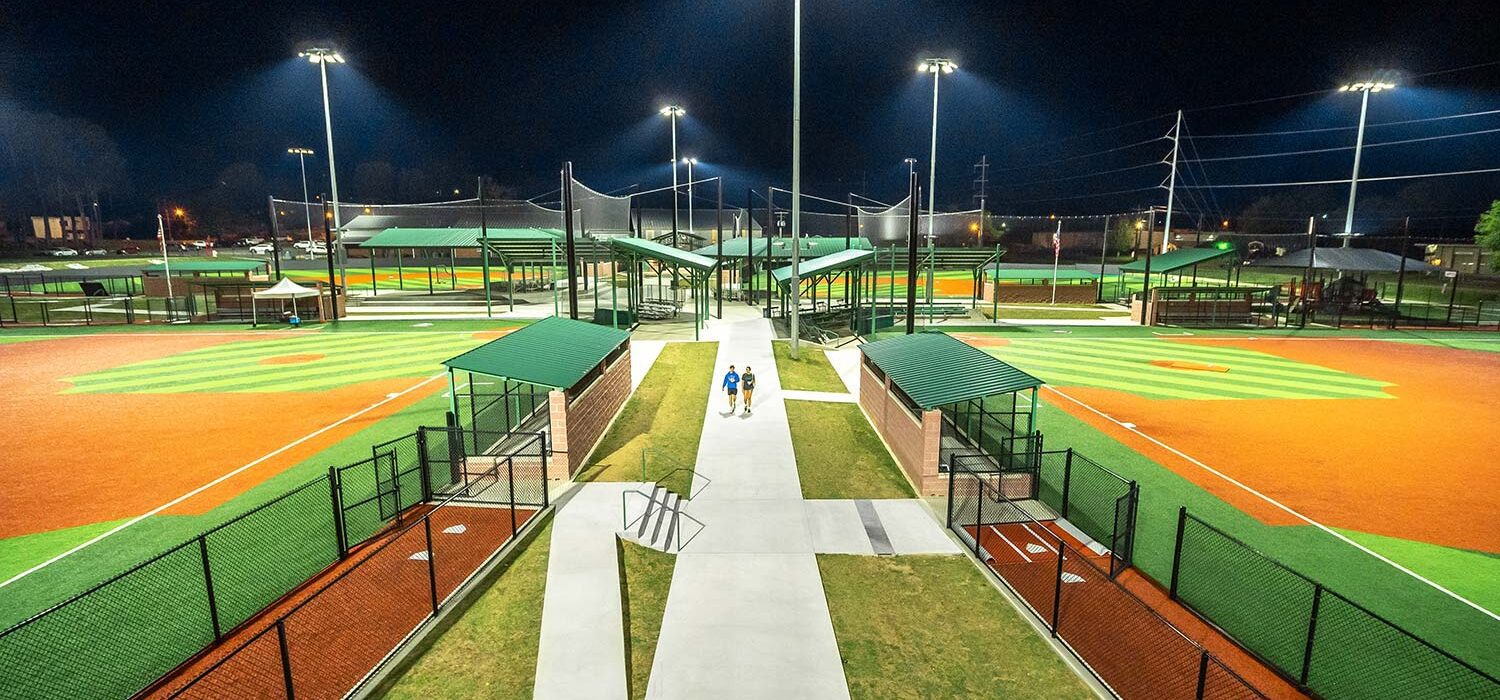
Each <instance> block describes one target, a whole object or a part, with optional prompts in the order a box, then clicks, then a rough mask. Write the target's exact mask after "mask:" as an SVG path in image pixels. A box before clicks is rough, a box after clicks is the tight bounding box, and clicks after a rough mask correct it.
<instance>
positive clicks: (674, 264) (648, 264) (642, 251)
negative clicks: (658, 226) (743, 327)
mask: <svg viewBox="0 0 1500 700" xmlns="http://www.w3.org/2000/svg"><path fill="white" fill-rule="evenodd" d="M608 245H609V249H610V253H611V259H612V261H613V262H614V263H616V264H619V263H625V266H624V267H625V273H626V285H625V287H626V292H625V299H624V301H625V309H624V314H623V318H622V314H621V309H620V307H619V302H620V298H619V296H620V293H619V291H618V287H619V285H610V305H609V306H610V307H609V309H601V308H599V307H597V306H596V307H595V311H594V318H595V322H596V323H601V324H605V323H607V324H608V325H610V326H612V327H618V326H619V325H620V324H621V323H622V321H623V323H624V324H625V325H627V326H634V325H635V324H637V323H638V322H639V320H640V319H649V320H666V319H669V318H676V317H677V315H678V312H679V310H680V309H681V306H682V303H685V301H686V300H682V299H681V297H680V294H681V292H682V287H680V286H679V280H681V279H686V281H687V283H688V287H687V291H688V299H687V300H690V301H691V303H692V321H693V339H694V340H697V339H698V336H699V333H700V331H702V329H703V325H704V319H705V318H706V317H707V316H708V314H709V304H708V299H709V278H710V276H712V274H713V272H714V271H715V270H717V269H718V267H719V261H718V260H716V259H714V258H708V257H704V256H702V255H698V254H696V253H692V252H689V251H686V250H679V249H677V248H673V247H671V246H667V245H662V244H660V243H656V242H654V241H650V240H647V239H644V238H627V237H616V238H610V239H608ZM648 269H649V270H650V271H651V272H652V274H653V276H654V279H653V282H652V284H651V285H650V288H649V291H648V287H647V285H646V272H647V270H648ZM668 278H670V282H669V284H668V286H664V283H666V282H667V280H668ZM649 294H655V295H656V298H648V296H649Z"/></svg>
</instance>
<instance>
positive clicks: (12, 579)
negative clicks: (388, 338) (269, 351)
mask: <svg viewBox="0 0 1500 700" xmlns="http://www.w3.org/2000/svg"><path fill="white" fill-rule="evenodd" d="M442 376H445V373H440V374H434V375H432V376H431V377H428V378H426V379H423V380H422V381H420V382H417V383H416V384H413V385H411V386H409V387H407V388H405V389H402V390H401V391H399V392H397V393H394V394H387V395H386V397H385V398H383V399H381V400H379V401H377V402H375V403H373V404H370V405H369V406H366V407H364V408H361V409H359V410H358V411H355V412H353V413H351V414H349V415H347V416H344V417H343V418H340V419H338V420H336V421H334V422H332V423H329V424H328V425H325V426H323V427H321V428H318V429H317V430H314V431H312V432H310V433H308V434H306V435H303V436H302V437H300V438H297V439H296V440H293V441H291V442H289V443H287V444H285V445H282V446H281V447H278V448H276V449H274V450H272V451H270V452H268V453H266V454H264V455H261V456H260V457H257V458H256V459H255V460H253V461H251V462H249V463H247V464H245V465H244V466H242V467H239V468H238V469H235V470H234V471H231V472H229V473H227V474H224V475H223V476H220V477H219V478H217V479H214V480H213V481H210V482H208V483H206V484H204V485H202V486H199V487H198V488H196V489H193V490H192V491H189V492H187V493H185V494H182V495H181V496H178V497H177V498H174V499H172V500H171V501H170V502H168V503H165V504H163V505H160V506H157V507H156V508H154V509H152V510H150V511H149V512H146V513H142V514H141V515H137V516H136V517H134V518H131V519H129V520H127V521H125V522H123V523H120V524H119V525H116V526H115V527H113V528H110V529H109V531H107V532H104V533H103V534H100V535H98V536H96V537H94V538H93V539H90V540H88V541H87V542H84V543H83V544H80V545H78V546H76V547H74V548H72V549H69V550H68V551H66V552H63V553H62V554H59V555H57V556H55V557H52V558H51V559H48V560H47V561H44V562H42V563H40V564H37V565H36V566H33V567H31V568H30V569H27V570H25V571H22V572H21V573H19V574H16V575H15V576H12V577H10V578H9V579H6V580H5V581H4V582H0V588H4V587H6V586H9V585H10V584H12V583H15V582H16V581H19V580H21V579H23V578H25V577H27V576H30V575H31V574H34V573H36V572H38V571H41V570H42V569H44V568H46V567H48V566H51V565H52V564H55V563H57V562H58V561H61V560H62V559H64V558H65V557H68V556H71V555H72V554H73V553H75V552H77V551H79V550H81V549H83V548H85V547H88V546H89V545H92V544H94V543H97V542H99V541H100V540H102V539H104V538H106V537H109V536H110V535H113V534H115V533H117V532H119V531H121V530H124V529H125V528H127V527H130V526H131V525H134V524H136V523H138V522H140V521H142V520H145V519H146V518H149V517H151V516H153V515H156V514H157V513H160V512H162V511H164V510H166V509H168V508H171V507H172V506H175V505H177V504H179V503H182V502H183V501H186V500H187V499H189V498H192V497H193V496H196V495H198V494H200V493H203V492H204V491H207V490H208V489H211V488H213V487H214V486H217V485H219V484H221V483H223V482H224V481H225V480H226V479H229V478H231V477H233V476H234V475H236V474H239V473H240V472H243V471H245V470H246V469H249V468H251V467H253V466H255V465H257V464H260V463H261V462H264V461H266V460H268V459H270V458H272V457H275V456H276V455H279V454H281V453H282V452H285V451H287V450H289V449H291V448H293V447H296V446H297V445H300V444H302V443H304V442H307V441H308V440H311V439H312V438H315V437H317V436H319V435H322V434H323V433H325V432H327V431H329V430H332V429H333V428H337V427H338V426H340V425H343V424H345V423H347V422H349V421H351V420H354V419H355V418H358V417H360V416H362V415H364V414H366V413H369V412H370V411H373V410H375V409H377V408H380V407H381V406H383V405H385V404H387V403H390V402H391V401H394V400H396V399H398V398H400V397H402V396H404V395H406V394H409V393H411V392H413V391H416V390H417V389H420V388H421V387H422V386H423V385H425V384H427V383H428V382H431V381H432V380H434V379H437V378H439V377H442Z"/></svg>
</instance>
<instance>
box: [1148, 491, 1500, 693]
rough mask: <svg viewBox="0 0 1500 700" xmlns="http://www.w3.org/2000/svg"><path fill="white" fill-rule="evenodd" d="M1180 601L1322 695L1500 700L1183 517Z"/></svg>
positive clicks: (1302, 579) (1342, 601)
mask: <svg viewBox="0 0 1500 700" xmlns="http://www.w3.org/2000/svg"><path fill="white" fill-rule="evenodd" d="M1170 595H1171V597H1172V598H1173V599H1174V600H1177V601H1179V602H1181V603H1182V604H1183V605H1185V606H1187V607H1188V608H1189V609H1191V610H1193V611H1194V612H1195V613H1197V614H1198V615H1200V616H1202V617H1204V618H1205V619H1207V620H1208V621H1209V622H1210V623H1212V624H1213V625H1215V626H1217V627H1218V628H1219V629H1221V630H1223V631H1224V633H1225V634H1227V635H1228V636H1230V637H1231V638H1233V639H1235V640H1236V641H1237V642H1238V643H1239V644H1240V645H1241V646H1243V647H1245V648H1246V649H1247V650H1249V651H1250V652H1251V653H1253V654H1255V655H1256V656H1258V657H1260V658H1261V659H1262V660H1263V661H1265V662H1266V663H1267V664H1268V665H1270V666H1272V667H1274V668H1275V669H1277V670H1278V671H1280V672H1281V673H1282V674H1283V675H1284V676H1286V677H1287V678H1288V679H1289V680H1291V681H1293V682H1295V683H1296V684H1297V685H1298V687H1301V688H1304V689H1306V690H1308V691H1310V692H1313V693H1316V694H1317V695H1319V696H1322V697H1329V698H1334V697H1360V698H1459V697H1462V698H1500V681H1497V680H1496V679H1495V678H1494V677H1493V676H1491V675H1489V674H1487V673H1485V672H1483V671H1480V670H1479V669H1477V668H1475V667H1474V666H1472V665H1471V664H1469V663H1467V662H1465V661H1463V660H1462V659H1459V658H1457V657H1455V656H1453V655H1452V654H1449V653H1448V652H1446V651H1443V650H1442V649H1439V648H1438V647H1436V646H1434V645H1432V644H1431V643H1429V642H1427V641H1426V640H1423V639H1422V638H1420V637H1417V636H1416V635H1414V634H1411V633H1410V632H1407V631H1406V630H1404V629H1402V628H1400V627H1398V626H1396V625H1395V624H1393V623H1391V622H1389V621H1387V620H1386V619H1384V618H1382V617H1380V616H1379V615H1376V614H1375V613H1373V612H1370V611H1369V610H1367V609H1365V608H1364V607H1363V606H1361V605H1359V604H1358V603H1355V602H1353V601H1351V600H1349V599H1348V598H1345V597H1344V596H1343V595H1341V594H1339V593H1338V592H1336V591H1333V590H1331V589H1329V588H1328V587H1326V586H1324V585H1323V584H1321V583H1319V582H1317V581H1314V580H1312V579H1310V578H1308V577H1306V576H1304V575H1302V574H1300V573H1298V572H1296V571H1295V570H1293V569H1291V568H1290V567H1287V566H1286V565H1284V564H1282V563H1280V562H1278V561H1276V560H1274V559H1271V558H1270V557H1267V556H1265V555H1264V554H1261V553H1260V552H1258V551H1256V550H1255V549H1253V548H1251V547H1250V546H1249V545H1246V544H1245V543H1243V542H1241V541H1240V540H1238V539H1236V538H1235V537H1233V536H1232V535H1230V534H1228V533H1226V532H1224V531H1223V530H1220V529H1218V528H1216V527H1214V526H1213V525H1210V524H1208V523H1207V522H1205V521H1203V520H1201V519H1199V518H1198V517H1196V516H1194V515H1192V514H1190V513H1188V512H1187V509H1186V508H1182V509H1180V510H1179V511H1178V521H1177V543H1176V550H1175V554H1174V556H1173V561H1172V583H1171V593H1170Z"/></svg>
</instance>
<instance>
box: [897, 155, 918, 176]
mask: <svg viewBox="0 0 1500 700" xmlns="http://www.w3.org/2000/svg"><path fill="white" fill-rule="evenodd" d="M901 162H903V163H906V179H908V180H910V179H911V176H912V175H915V174H916V173H917V159H916V158H906V159H904V160H902V161H901Z"/></svg>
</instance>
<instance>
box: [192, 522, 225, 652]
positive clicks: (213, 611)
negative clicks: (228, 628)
mask: <svg viewBox="0 0 1500 700" xmlns="http://www.w3.org/2000/svg"><path fill="white" fill-rule="evenodd" d="M198 556H199V558H201V559H202V560H203V587H204V589H205V590H206V591H207V592H208V619H209V621H210V622H212V623H213V626H214V641H215V642H217V641H219V640H220V639H223V638H224V630H223V629H222V628H220V626H219V602H218V600H217V599H216V598H215V597H214V573H213V569H212V567H210V566H209V565H208V539H207V538H205V537H204V536H203V535H198Z"/></svg>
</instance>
